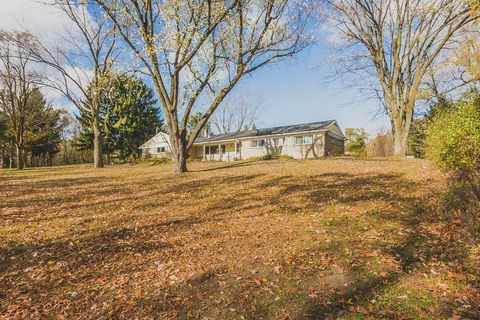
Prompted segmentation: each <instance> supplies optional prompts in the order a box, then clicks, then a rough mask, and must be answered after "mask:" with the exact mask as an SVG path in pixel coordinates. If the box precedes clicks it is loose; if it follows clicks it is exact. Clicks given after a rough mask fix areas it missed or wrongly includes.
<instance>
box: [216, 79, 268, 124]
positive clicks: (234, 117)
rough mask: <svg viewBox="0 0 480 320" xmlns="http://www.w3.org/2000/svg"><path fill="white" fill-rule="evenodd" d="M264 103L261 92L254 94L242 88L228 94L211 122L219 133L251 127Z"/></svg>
mask: <svg viewBox="0 0 480 320" xmlns="http://www.w3.org/2000/svg"><path fill="white" fill-rule="evenodd" d="M262 104H263V99H262V97H261V96H260V95H259V94H257V95H255V96H253V95H252V94H251V92H249V91H248V90H245V89H244V88H240V90H238V91H236V92H235V93H232V94H231V95H230V96H228V97H227V98H226V99H225V100H224V101H223V102H222V103H221V104H220V106H219V107H218V108H217V110H215V112H214V113H213V114H212V117H211V123H212V124H213V126H214V127H215V129H216V130H217V132H218V133H230V132H239V131H241V130H243V129H245V128H248V129H250V128H251V127H252V125H253V124H254V123H255V120H257V117H258V113H259V110H260V109H261V108H262Z"/></svg>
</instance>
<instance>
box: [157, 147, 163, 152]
mask: <svg viewBox="0 0 480 320" xmlns="http://www.w3.org/2000/svg"><path fill="white" fill-rule="evenodd" d="M164 152H165V147H157V153H164Z"/></svg>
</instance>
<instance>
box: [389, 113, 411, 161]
mask: <svg viewBox="0 0 480 320" xmlns="http://www.w3.org/2000/svg"><path fill="white" fill-rule="evenodd" d="M410 125H411V120H409V119H408V117H407V118H403V117H402V119H393V120H392V134H393V155H394V156H399V157H405V156H406V155H407V153H408V134H409V132H410Z"/></svg>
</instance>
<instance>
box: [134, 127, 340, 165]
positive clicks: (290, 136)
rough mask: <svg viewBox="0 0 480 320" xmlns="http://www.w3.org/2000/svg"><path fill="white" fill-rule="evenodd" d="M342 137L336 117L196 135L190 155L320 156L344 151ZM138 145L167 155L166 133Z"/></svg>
mask: <svg viewBox="0 0 480 320" xmlns="http://www.w3.org/2000/svg"><path fill="white" fill-rule="evenodd" d="M344 139H345V137H344V135H343V133H342V130H341V129H340V127H339V126H338V124H337V121H335V120H329V121H321V122H313V123H306V124H297V125H290V126H282V127H274V128H265V129H254V130H245V131H240V132H235V133H227V134H217V135H211V136H208V137H199V138H197V140H196V141H195V143H194V145H193V147H192V148H191V149H190V152H189V156H190V157H191V158H194V159H200V160H215V161H233V160H244V159H249V158H252V157H260V156H265V155H269V154H278V155H287V156H291V157H293V158H295V159H307V158H319V157H324V156H328V155H338V154H343V153H344ZM140 149H141V150H142V155H150V156H152V157H166V156H169V154H170V138H169V135H168V134H166V133H163V132H160V133H158V134H157V135H155V136H154V137H153V138H151V139H150V140H148V141H147V142H145V143H144V144H143V145H142V146H141V147H140Z"/></svg>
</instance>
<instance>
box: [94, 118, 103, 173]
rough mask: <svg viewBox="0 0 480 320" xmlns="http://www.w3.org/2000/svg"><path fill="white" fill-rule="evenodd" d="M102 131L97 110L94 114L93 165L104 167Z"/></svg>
mask: <svg viewBox="0 0 480 320" xmlns="http://www.w3.org/2000/svg"><path fill="white" fill-rule="evenodd" d="M102 153H103V152H102V133H101V131H100V116H99V114H98V112H97V111H95V112H94V114H93V167H94V168H96V169H97V168H103V166H104V165H103V158H102Z"/></svg>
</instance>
